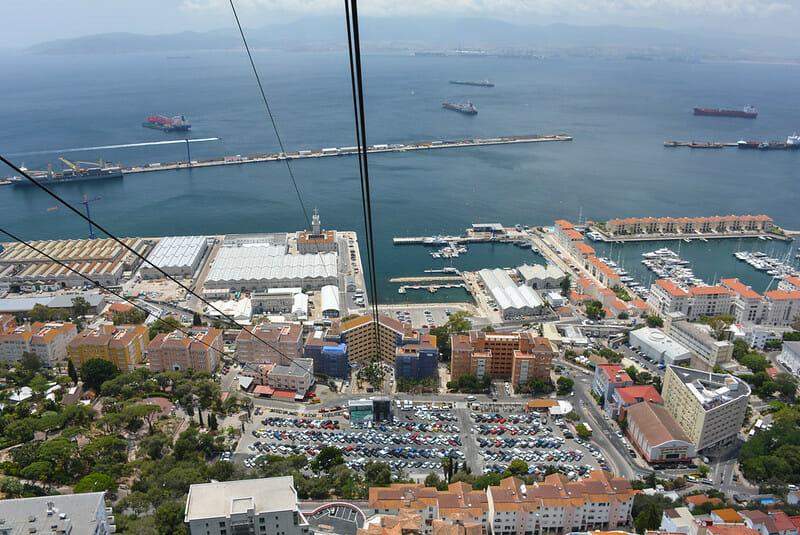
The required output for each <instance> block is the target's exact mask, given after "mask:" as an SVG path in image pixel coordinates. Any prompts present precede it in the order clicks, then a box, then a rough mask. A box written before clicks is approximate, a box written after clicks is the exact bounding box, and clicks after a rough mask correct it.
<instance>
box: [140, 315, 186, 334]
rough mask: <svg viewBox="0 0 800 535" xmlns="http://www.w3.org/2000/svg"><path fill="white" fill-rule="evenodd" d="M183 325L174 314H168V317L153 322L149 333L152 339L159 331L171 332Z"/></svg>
mask: <svg viewBox="0 0 800 535" xmlns="http://www.w3.org/2000/svg"><path fill="white" fill-rule="evenodd" d="M180 327H181V322H180V321H178V320H177V319H176V318H173V317H172V316H167V317H166V318H160V319H157V320H156V321H154V322H153V324H152V325H151V326H150V329H149V331H148V334H149V335H150V339H151V340H152V339H153V338H155V337H156V335H158V334H159V333H171V332H172V331H174V330H175V329H178V328H180Z"/></svg>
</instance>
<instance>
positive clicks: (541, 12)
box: [0, 0, 800, 48]
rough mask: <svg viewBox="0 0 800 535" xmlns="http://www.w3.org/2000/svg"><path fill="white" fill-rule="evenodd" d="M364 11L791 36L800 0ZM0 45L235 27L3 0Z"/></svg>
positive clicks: (99, 0)
mask: <svg viewBox="0 0 800 535" xmlns="http://www.w3.org/2000/svg"><path fill="white" fill-rule="evenodd" d="M235 4H236V6H237V10H238V11H239V13H240V16H241V17H242V19H243V21H244V23H245V25H246V26H249V27H255V26H263V25H265V24H269V23H271V22H285V21H288V20H293V19H296V18H300V17H302V16H306V15H339V14H342V13H343V5H344V4H343V0H235ZM359 9H360V13H362V14H364V15H377V16H393V15H394V16H397V15H422V16H425V15H429V16H435V15H440V16H441V15H448V16H474V17H491V18H496V19H501V20H505V21H509V22H523V23H537V24H550V23H556V22H562V23H571V24H580V25H598V24H619V25H625V26H639V27H655V28H667V29H689V30H695V31H696V30H713V31H715V32H719V31H727V32H731V33H749V34H764V35H784V36H794V35H796V34H797V28H798V27H800V0H362V1H361V2H359ZM2 13H3V24H2V31H3V44H0V47H6V48H8V47H14V48H20V47H26V46H28V45H31V44H34V43H38V42H42V41H48V40H51V39H58V38H64V37H77V36H81V35H92V34H97V33H106V32H133V33H146V34H159V33H174V32H181V31H192V30H193V31H203V30H209V29H216V28H223V27H229V26H230V25H231V24H233V19H232V16H231V11H230V6H229V3H228V0H69V1H64V0H25V1H16V0H3V9H2Z"/></svg>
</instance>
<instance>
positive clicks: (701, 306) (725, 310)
mask: <svg viewBox="0 0 800 535" xmlns="http://www.w3.org/2000/svg"><path fill="white" fill-rule="evenodd" d="M647 304H648V306H649V307H650V309H651V310H652V311H653V312H654V313H655V314H658V315H659V316H665V315H667V314H669V313H671V312H681V313H682V314H684V315H685V316H686V317H687V318H688V319H690V320H696V319H699V318H700V317H702V316H716V315H720V314H733V312H734V310H735V307H734V293H733V292H732V291H731V290H730V289H728V288H726V287H725V286H702V287H690V288H688V289H684V288H681V287H679V286H677V285H676V284H675V283H674V282H672V281H669V280H665V279H658V280H656V281H655V282H654V283H653V284H652V285H651V286H650V296H649V297H648V299H647Z"/></svg>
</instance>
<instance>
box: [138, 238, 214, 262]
mask: <svg viewBox="0 0 800 535" xmlns="http://www.w3.org/2000/svg"><path fill="white" fill-rule="evenodd" d="M205 246H206V238H205V237H203V236H167V237H166V238H164V239H163V240H161V241H160V242H158V245H156V246H155V247H154V248H153V252H151V253H150V255H149V256H148V257H147V260H149V261H150V262H152V263H153V264H155V265H156V266H157V267H160V268H169V267H183V266H191V265H192V264H193V263H194V261H195V260H196V259H197V257H198V256H199V255H200V254H202V252H203V249H204V248H205ZM144 267H147V268H150V267H151V266H149V265H145V266H144Z"/></svg>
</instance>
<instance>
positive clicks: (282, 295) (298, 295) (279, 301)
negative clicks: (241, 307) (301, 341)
mask: <svg viewBox="0 0 800 535" xmlns="http://www.w3.org/2000/svg"><path fill="white" fill-rule="evenodd" d="M250 302H251V303H252V307H253V312H254V313H256V314H294V313H295V312H296V311H297V312H301V313H302V314H307V313H308V296H307V295H306V294H304V293H303V289H302V288H300V287H294V288H268V289H266V290H258V291H253V292H252V293H250ZM295 319H297V318H295Z"/></svg>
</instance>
